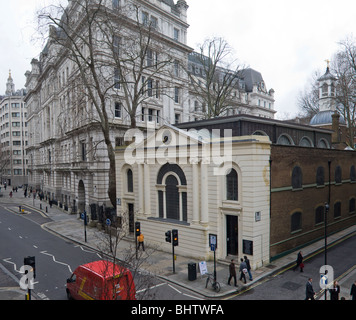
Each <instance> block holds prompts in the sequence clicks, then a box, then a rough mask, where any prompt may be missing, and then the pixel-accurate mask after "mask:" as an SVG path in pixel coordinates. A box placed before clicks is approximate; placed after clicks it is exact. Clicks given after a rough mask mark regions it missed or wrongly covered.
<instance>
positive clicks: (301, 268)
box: [293, 251, 304, 272]
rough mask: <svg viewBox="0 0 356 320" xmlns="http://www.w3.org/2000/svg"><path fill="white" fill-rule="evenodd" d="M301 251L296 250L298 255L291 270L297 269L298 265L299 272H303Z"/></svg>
mask: <svg viewBox="0 0 356 320" xmlns="http://www.w3.org/2000/svg"><path fill="white" fill-rule="evenodd" d="M303 259H304V257H303V253H302V251H299V252H298V256H297V261H296V266H295V267H294V268H293V271H295V270H297V268H298V267H300V272H304V271H303V269H304V263H303Z"/></svg>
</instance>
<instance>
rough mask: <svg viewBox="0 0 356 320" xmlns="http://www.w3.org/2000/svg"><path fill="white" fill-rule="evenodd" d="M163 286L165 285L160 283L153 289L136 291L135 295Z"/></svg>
mask: <svg viewBox="0 0 356 320" xmlns="http://www.w3.org/2000/svg"><path fill="white" fill-rule="evenodd" d="M165 284H166V283H160V284H157V285H156V286H153V287H150V288H147V289H142V290H138V291H136V293H141V292H144V291H148V290H152V289H155V288H158V287H161V286H164V285H165Z"/></svg>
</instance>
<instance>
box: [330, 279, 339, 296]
mask: <svg viewBox="0 0 356 320" xmlns="http://www.w3.org/2000/svg"><path fill="white" fill-rule="evenodd" d="M329 292H330V300H339V294H340V286H339V283H338V282H337V281H336V280H335V281H334V283H333V286H332V288H330V289H329Z"/></svg>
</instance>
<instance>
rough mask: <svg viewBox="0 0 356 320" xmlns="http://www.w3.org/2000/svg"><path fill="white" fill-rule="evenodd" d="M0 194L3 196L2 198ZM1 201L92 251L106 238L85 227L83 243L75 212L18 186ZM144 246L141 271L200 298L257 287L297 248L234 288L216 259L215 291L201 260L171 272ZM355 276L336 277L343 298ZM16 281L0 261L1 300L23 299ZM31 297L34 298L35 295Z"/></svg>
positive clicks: (168, 259) (167, 260) (182, 262)
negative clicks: (191, 275)
mask: <svg viewBox="0 0 356 320" xmlns="http://www.w3.org/2000/svg"><path fill="white" fill-rule="evenodd" d="M1 194H2V195H3V196H2V197H1ZM2 203H6V204H7V205H6V207H7V208H8V209H10V210H12V211H13V212H16V213H19V206H20V205H21V206H22V208H23V209H24V210H25V211H26V210H36V211H38V212H40V213H41V214H42V215H45V216H47V217H48V218H50V222H48V223H45V224H44V225H42V227H43V228H44V229H46V230H48V231H49V232H52V233H54V234H56V235H59V236H61V237H63V238H65V239H66V240H70V241H73V242H75V243H77V244H78V245H81V246H86V247H88V248H91V249H93V250H99V248H102V247H103V246H104V241H105V240H107V237H105V236H104V235H105V232H104V231H101V230H99V229H98V228H97V227H89V226H88V227H87V228H86V233H87V242H85V238H84V226H83V221H82V220H80V219H79V217H78V216H77V215H76V214H75V215H70V214H68V213H66V212H64V211H63V210H62V209H60V208H59V207H56V206H53V207H52V208H50V206H49V204H48V203H46V202H45V201H40V200H39V199H35V200H34V199H33V198H25V197H24V194H23V190H22V189H19V190H18V192H17V193H16V192H14V193H13V197H12V198H10V197H9V190H7V191H5V190H4V189H3V188H1V192H0V204H2ZM40 208H42V209H40ZM19 214H20V213H19ZM354 234H356V225H355V226H352V227H350V228H348V229H345V230H343V231H341V232H338V233H335V234H333V235H330V236H328V245H332V244H333V243H335V242H337V241H340V240H342V239H346V238H348V237H350V236H351V235H354ZM130 247H131V248H135V243H134V241H133V240H131V239H120V241H119V243H118V247H117V257H118V258H119V259H124V255H125V252H127V251H126V250H127V248H130ZM323 248H324V240H320V241H317V242H314V243H312V244H310V245H308V246H306V247H304V248H303V249H302V250H303V255H304V258H307V257H309V256H312V255H315V254H316V253H317V252H318V251H320V250H323ZM145 249H146V251H145V252H144V253H142V254H143V257H144V258H145V259H144V260H143V263H142V265H140V269H141V271H142V272H146V273H150V274H153V275H155V276H157V277H159V278H160V279H163V280H164V281H167V282H169V283H173V284H175V285H177V286H180V287H182V288H186V289H188V290H190V291H192V292H194V293H196V295H197V297H200V298H202V299H222V298H226V297H229V296H231V295H235V294H237V293H238V292H241V291H244V290H248V288H250V287H254V286H256V285H257V284H258V283H259V282H260V281H262V280H263V279H265V278H266V277H269V276H272V275H275V274H278V273H281V272H283V271H285V270H287V269H289V268H291V267H293V266H294V265H295V260H296V256H297V251H296V252H292V253H290V254H288V255H285V256H283V257H281V258H279V259H277V260H274V261H273V262H272V263H270V264H268V265H265V266H262V267H261V268H258V269H257V270H254V271H252V275H253V280H252V281H249V280H247V284H244V283H243V282H241V281H239V280H238V286H237V287H234V286H233V285H231V286H229V285H228V284H227V280H228V276H229V274H228V270H229V268H228V263H227V262H225V261H219V260H218V261H217V262H216V273H217V281H218V282H219V283H220V286H221V290H220V292H218V293H217V292H215V291H213V289H212V287H211V286H208V288H205V284H206V278H207V276H206V275H203V276H201V275H200V273H199V262H200V261H198V260H194V259H191V258H186V257H182V256H177V258H176V261H175V273H173V262H172V254H171V253H166V252H162V251H159V250H157V249H155V248H150V247H147V245H146V248H145ZM190 263H195V264H196V269H197V277H196V280H193V281H190V280H189V279H188V264H190ZM237 268H238V266H237ZM207 269H208V272H209V273H213V270H214V262H213V261H207ZM237 274H238V272H237ZM4 278H8V279H7V280H8V281H2V279H4ZM238 278H239V275H238V276H237V279H238ZM247 278H248V277H247ZM355 279H356V265H355V266H354V268H352V269H350V270H348V272H346V273H345V274H344V275H343V277H342V279H339V284H340V286H341V296H344V297H346V299H348V298H349V297H350V296H349V290H350V287H351V285H352V283H353V282H354V281H355ZM15 280H16V277H15V276H12V275H11V274H10V272H9V271H7V270H6V269H5V268H4V267H3V266H2V265H1V263H0V300H24V295H25V292H24V291H23V290H21V289H20V288H19V286H18V283H16V281H15ZM231 284H233V280H232V281H231ZM319 295H320V297H321V298H322V296H323V295H322V292H320V294H319ZM33 299H36V296H35V295H34V298H33Z"/></svg>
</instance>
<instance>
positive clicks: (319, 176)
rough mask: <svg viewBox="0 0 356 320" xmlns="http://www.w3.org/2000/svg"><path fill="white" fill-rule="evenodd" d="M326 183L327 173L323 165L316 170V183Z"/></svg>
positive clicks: (319, 184) (321, 184) (320, 184)
mask: <svg viewBox="0 0 356 320" xmlns="http://www.w3.org/2000/svg"><path fill="white" fill-rule="evenodd" d="M324 184H325V173H324V168H323V167H318V169H317V170H316V185H317V186H323V185H324Z"/></svg>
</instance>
